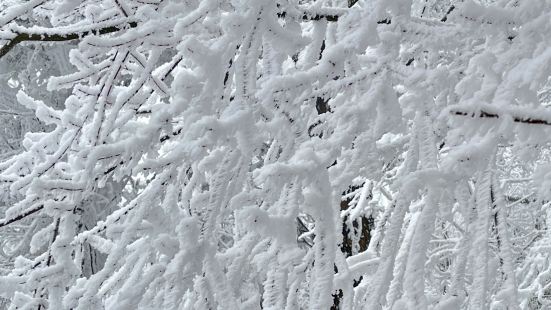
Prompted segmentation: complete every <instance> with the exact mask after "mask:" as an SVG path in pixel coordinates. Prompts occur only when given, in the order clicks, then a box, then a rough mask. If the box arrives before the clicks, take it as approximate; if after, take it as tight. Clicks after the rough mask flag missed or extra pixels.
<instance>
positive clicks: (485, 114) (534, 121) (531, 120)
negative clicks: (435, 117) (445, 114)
mask: <svg viewBox="0 0 551 310" xmlns="http://www.w3.org/2000/svg"><path fill="white" fill-rule="evenodd" d="M450 113H451V114H452V115H458V116H467V117H471V118H501V117H503V115H499V114H498V113H496V112H489V111H485V110H480V111H476V112H469V111H461V110H451V111H450ZM507 115H509V116H511V117H512V118H513V122H515V123H522V124H530V125H551V120H547V119H543V118H535V117H529V116H520V115H513V114H509V113H507Z"/></svg>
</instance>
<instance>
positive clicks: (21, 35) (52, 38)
mask: <svg viewBox="0 0 551 310" xmlns="http://www.w3.org/2000/svg"><path fill="white" fill-rule="evenodd" d="M136 26H138V23H136V22H129V23H126V24H122V25H117V26H109V27H104V28H98V29H91V30H86V31H80V32H69V33H56V34H45V33H26V32H18V33H17V35H16V36H15V37H14V38H12V39H10V40H9V42H8V43H7V44H6V45H4V46H2V48H0V58H2V57H4V56H5V55H6V54H8V53H9V52H10V51H11V50H12V49H13V48H14V47H15V46H16V45H17V44H19V43H23V42H64V41H72V40H77V39H81V38H82V37H85V36H88V35H100V34H108V33H113V32H117V31H119V30H122V29H124V28H126V27H130V28H135V27H136Z"/></svg>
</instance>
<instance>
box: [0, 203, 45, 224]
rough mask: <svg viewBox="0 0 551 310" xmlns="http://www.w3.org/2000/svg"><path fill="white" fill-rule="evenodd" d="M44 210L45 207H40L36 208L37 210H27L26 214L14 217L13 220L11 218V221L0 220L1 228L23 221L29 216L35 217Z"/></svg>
mask: <svg viewBox="0 0 551 310" xmlns="http://www.w3.org/2000/svg"><path fill="white" fill-rule="evenodd" d="M42 209H44V205H39V206H38V207H35V208H32V209H27V210H26V211H25V212H23V213H21V214H19V215H18V216H16V217H13V218H10V219H3V220H0V227H4V226H7V225H9V224H11V223H14V222H17V221H19V220H22V219H24V218H26V217H27V216H29V215H33V214H34V213H36V212H38V211H40V210H42Z"/></svg>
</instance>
